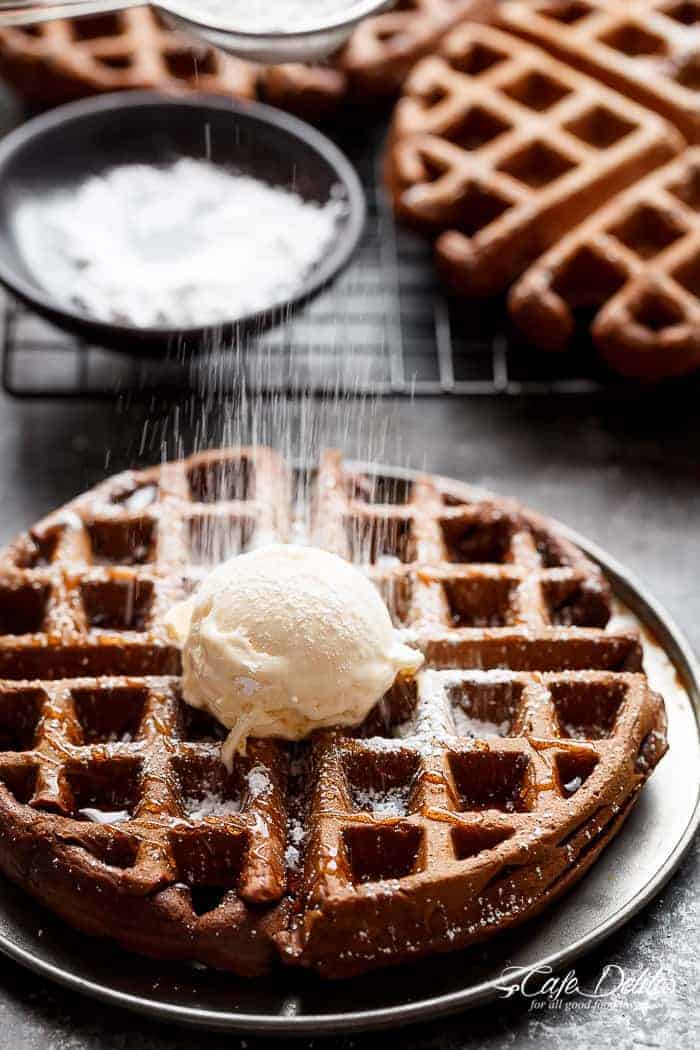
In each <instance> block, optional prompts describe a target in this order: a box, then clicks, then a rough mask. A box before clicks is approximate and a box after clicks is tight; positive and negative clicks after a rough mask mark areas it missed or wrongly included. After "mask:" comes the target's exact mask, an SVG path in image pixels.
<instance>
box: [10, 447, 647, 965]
mask: <svg viewBox="0 0 700 1050" xmlns="http://www.w3.org/2000/svg"><path fill="white" fill-rule="evenodd" d="M300 492H301V493H304V494H305V498H304V499H301V500H300V497H299V493H300ZM285 494H286V496H287V498H284V497H285ZM300 505H303V506H304V507H305V508H306V510H305V513H303V514H299V513H298V509H297V508H298V507H299V506H300ZM293 525H294V534H295V537H296V536H297V535H298V533H299V530H300V529H302V530H304V531H305V533H306V536H307V537H308V539H310V540H311V542H313V543H315V544H317V545H320V546H324V547H326V548H328V549H330V550H333V551H336V552H337V553H339V554H340V555H342V556H344V557H346V558H351V559H352V560H353V561H354V562H357V563H358V564H360V565H362V566H363V567H364V568H365V570H366V571H367V572H368V573H369V574H370V576H371V577H372V579H373V580H374V581H375V582H376V584H377V586H378V587H379V589H380V592H381V593H382V594H383V595H384V597H385V599H386V601H387V603H388V605H389V607H390V610H391V612H392V615H393V618H394V620H395V622H396V624H397V625H400V626H401V627H403V628H405V630H406V637H407V639H408V640H409V641H410V642H412V644H414V645H416V646H419V647H420V648H421V649H422V651H423V652H424V654H425V658H426V663H425V669H424V670H422V671H421V672H420V673H419V674H418V676H417V677H416V679H415V680H413V681H402V682H397V683H396V684H395V686H394V687H393V688H392V690H391V691H390V693H389V694H387V696H385V697H384V699H383V700H382V701H381V702H380V703H379V705H377V707H376V708H375V709H374V711H373V712H372V713H371V714H370V715H369V716H368V718H367V720H366V721H365V723H364V724H363V725H361V726H360V727H359V728H358V729H356V730H350V731H348V730H344V731H342V732H341V731H336V730H324V731H319V732H318V733H317V734H316V735H314V736H313V737H312V738H310V739H309V740H307V741H304V742H302V743H300V744H295V745H289V744H284V743H281V742H278V741H274V740H254V741H251V742H250V743H249V746H248V750H247V754H246V756H245V757H243V758H240V759H237V761H236V763H235V765H234V768H233V771H232V773H230V774H229V773H227V771H226V769H225V768H224V767H223V766H222V764H221V762H220V751H219V748H220V739H221V735H222V734H221V732H220V728H219V726H218V724H217V723H215V722H213V721H210V720H209V719H208V718H205V717H204V716H203V714H202V713H201V712H198V711H195V710H193V709H191V708H189V707H188V706H187V705H185V704H184V703H183V701H182V698H181V696H180V692H179V677H178V671H179V652H178V651H177V649H176V648H174V647H173V646H172V645H171V644H170V643H169V642H168V639H167V637H166V635H165V633H164V630H163V627H162V615H163V613H164V611H165V610H166V609H167V608H168V607H169V606H170V604H171V603H172V602H173V601H175V600H177V599H178V598H179V597H181V596H182V595H183V594H185V593H188V592H189V591H191V589H192V588H193V587H194V586H195V585H196V583H197V581H198V580H199V579H200V578H201V577H202V575H203V573H204V572H205V571H206V569H207V567H208V565H210V564H212V563H216V562H217V561H219V560H221V559H222V558H223V557H225V556H227V555H230V554H233V553H236V552H237V551H239V550H242V549H248V548H250V547H252V546H255V545H258V544H261V543H265V542H267V541H268V540H271V539H278V540H286V539H288V538H289V536H290V533H291V529H292V526H293ZM1 565H2V567H1V572H0V589H1V592H2V604H1V608H2V624H1V629H2V637H1V638H0V667H1V675H2V681H0V748H1V750H0V867H1V868H2V870H3V871H4V872H5V873H6V874H7V875H8V876H10V878H12V879H14V880H15V881H16V882H17V883H18V884H19V885H20V886H22V887H24V888H25V889H26V890H27V891H28V892H30V893H31V894H33V895H34V896H35V897H36V898H37V899H38V900H40V901H41V902H42V903H44V904H45V905H47V906H48V907H49V908H51V909H52V910H54V911H55V912H57V913H58V914H59V915H61V916H62V917H63V918H64V919H66V920H67V921H68V922H69V923H71V924H72V925H74V926H76V927H77V928H79V929H81V930H84V931H86V932H88V933H91V934H98V935H103V936H109V937H112V938H115V939H116V940H117V941H119V943H120V944H122V945H123V946H124V947H126V948H128V949H132V950H135V951H138V952H142V953H146V954H149V955H152V956H156V957H158V958H163V959H187V960H195V961H199V962H201V963H205V964H209V965H211V966H215V967H221V968H224V969H229V970H232V971H234V972H235V973H238V974H243V975H254V974H259V973H263V972H265V971H267V970H269V969H270V968H271V967H272V966H273V965H274V964H275V963H276V962H277V961H279V960H281V961H282V962H284V963H286V964H288V965H302V966H306V967H312V968H314V969H316V970H317V971H318V972H320V973H321V974H322V975H324V976H327V977H344V976H350V975H353V974H359V973H362V972H364V971H366V970H369V969H372V968H374V967H377V966H382V965H388V964H392V963H400V962H403V961H406V960H409V959H411V958H413V957H416V956H420V955H425V954H430V953H434V952H444V951H449V950H453V949H457V948H460V947H464V946H466V945H469V944H471V943H472V942H474V941H477V940H481V939H483V938H486V937H489V936H491V935H492V934H494V933H496V932H497V931H499V930H502V929H506V928H508V927H511V926H513V925H514V924H516V923H519V922H521V921H523V920H525V919H527V918H530V917H531V916H534V915H536V914H537V913H538V912H540V911H541V910H542V909H543V908H544V907H545V906H546V905H547V904H548V903H549V902H550V901H551V900H553V899H554V898H556V897H557V896H558V895H559V894H560V893H562V892H563V891H565V890H566V889H568V888H569V887H570V886H572V885H573V883H575V881H576V880H577V879H578V878H580V877H581V876H582V875H583V874H584V872H585V871H586V869H587V868H588V867H589V866H590V865H591V864H592V863H593V861H594V860H595V859H596V857H597V856H598V854H599V853H600V851H601V850H602V849H603V848H604V847H605V845H606V844H607V843H608V842H609V841H610V840H611V839H612V838H613V837H614V836H615V834H616V833H617V832H618V830H619V829H620V827H621V825H622V823H623V821H624V820H625V817H626V816H627V814H628V813H629V811H630V808H631V807H632V805H633V804H634V801H635V799H636V798H637V796H638V794H639V792H640V790H641V788H642V786H643V784H644V782H645V780H646V779H647V777H648V776H649V775H650V773H651V772H652V770H653V768H654V766H655V765H656V763H657V762H658V760H659V759H660V758H661V756H662V755H663V753H664V751H665V749H666V739H665V717H664V707H663V701H662V700H661V698H660V697H659V696H658V695H656V694H654V693H653V692H651V691H650V689H649V687H648V685H647V681H646V678H645V676H644V674H643V673H642V670H641V647H640V643H639V639H638V638H637V636H636V635H635V634H634V633H626V632H623V633H618V632H616V631H614V630H610V629H606V624H607V621H608V616H609V613H610V601H611V596H610V592H609V588H608V585H607V583H606V581H605V579H604V578H603V576H602V575H601V573H600V571H599V570H598V568H597V567H596V566H595V565H593V564H592V563H591V562H590V561H589V560H588V559H587V558H586V557H585V556H584V555H583V554H582V553H581V552H580V551H579V550H578V549H577V548H576V547H575V546H573V545H572V544H571V543H570V542H568V541H567V540H566V539H564V538H563V537H561V536H560V535H558V533H557V531H556V529H555V528H554V526H552V525H550V524H549V523H548V522H547V521H546V520H544V519H541V518H539V517H537V516H535V515H533V514H531V513H529V512H527V511H525V510H523V509H522V508H520V507H519V506H518V505H516V504H514V503H510V502H507V501H505V500H501V499H497V498H493V497H487V496H485V495H483V494H482V493H479V492H478V491H476V490H471V489H469V488H468V487H467V486H464V485H460V484H458V483H454V484H449V483H445V482H443V481H440V480H438V479H433V478H431V477H429V476H425V477H416V478H414V479H413V480H404V479H402V478H397V477H395V476H394V477H392V476H382V475H377V474H374V473H372V472H363V471H362V470H359V469H353V468H351V467H347V466H344V465H343V463H342V461H341V459H340V456H339V455H338V454H335V453H329V454H327V455H326V456H325V457H323V459H322V461H321V463H320V465H319V467H318V469H317V470H315V471H308V472H307V471H302V472H299V471H296V472H294V471H292V470H290V469H289V468H288V467H287V465H286V464H285V463H284V462H283V461H282V460H281V459H280V458H279V457H278V456H277V455H276V454H275V453H273V452H271V451H269V450H265V449H261V448H248V449H233V450H226V451H220V452H219V451H217V452H211V453H206V454H202V455H199V456H195V457H193V458H191V459H189V460H185V461H181V462H174V463H168V464H165V465H163V466H161V467H159V468H155V469H151V470H146V471H142V472H130V473H126V474H122V475H119V476H117V477H115V478H112V479H110V480H108V481H107V482H105V483H103V484H102V485H100V486H98V487H97V488H95V489H93V490H92V491H90V492H88V493H87V494H86V495H84V496H81V497H80V498H78V499H76V500H75V501H74V502H73V503H71V504H69V505H68V506H67V507H65V508H64V509H63V510H60V511H58V512H57V513H55V514H53V515H51V516H50V517H48V518H47V519H46V520H45V521H43V522H41V523H39V524H38V525H36V526H35V527H34V528H33V529H31V530H29V532H27V533H25V534H23V535H21V536H20V537H19V538H18V539H17V540H16V541H15V542H14V543H13V544H12V545H10V546H9V547H8V548H7V549H6V550H5V551H4V553H3V555H2V559H1Z"/></svg>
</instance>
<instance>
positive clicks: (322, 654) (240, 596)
mask: <svg viewBox="0 0 700 1050" xmlns="http://www.w3.org/2000/svg"><path fill="white" fill-rule="evenodd" d="M166 624H167V626H168V629H169V631H170V633H171V635H172V636H173V637H174V639H175V640H177V641H178V642H179V643H180V644H181V645H182V648H183V657H182V658H183V678H182V686H183V697H184V699H185V701H186V702H187V703H188V704H191V705H192V706H193V707H198V708H203V709H204V710H206V711H209V712H210V713H211V714H212V715H213V716H214V717H215V718H217V719H218V720H219V721H220V722H221V723H222V724H223V725H224V726H226V728H227V729H230V730H231V732H230V734H229V736H228V739H227V741H226V743H225V745H224V751H223V757H224V761H225V762H226V763H227V764H229V765H230V764H231V762H232V760H233V755H234V753H235V752H236V751H237V750H242V749H243V748H244V747H245V741H246V739H247V738H248V737H249V736H258V737H282V738H283V739H285V740H300V739H301V738H302V737H305V736H307V735H308V734H309V733H310V732H311V731H312V730H314V729H318V728H319V727H322V726H331V725H358V724H359V723H360V722H361V721H362V720H363V719H364V718H365V717H366V716H367V714H368V713H369V711H370V710H371V708H372V707H373V706H374V705H375V704H376V703H377V701H378V700H379V699H380V698H381V697H382V696H383V694H384V693H385V692H386V691H387V689H388V688H389V687H390V686H391V684H392V683H393V681H394V679H395V678H396V676H397V675H398V674H405V675H411V674H413V673H415V671H417V670H418V668H419V667H420V666H421V664H422V662H423V657H422V655H421V653H419V652H418V651H417V650H416V649H413V648H411V647H410V646H408V645H405V644H404V643H403V642H402V641H401V638H400V635H399V633H398V632H397V631H396V630H394V628H393V626H392V623H391V619H390V617H389V613H388V610H387V608H386V606H385V604H384V602H383V601H382V599H381V597H380V596H379V594H378V592H377V590H376V588H375V587H374V586H373V585H372V583H371V582H370V581H369V580H368V579H367V577H366V576H364V575H363V574H362V573H361V572H360V571H359V570H358V569H356V568H355V567H354V566H352V565H350V564H349V563H348V562H346V561H343V560H342V558H339V557H337V556H336V555H335V554H329V553H328V552H327V551H322V550H318V549H316V548H314V547H299V546H294V545H284V544H274V545H271V546H268V547H261V548H259V549H258V550H254V551H251V552H250V553H249V554H241V555H239V556H238V557H235V558H231V559H230V560H229V561H227V562H225V563H224V564H223V565H220V566H219V567H218V568H217V569H215V570H214V571H213V572H212V573H211V574H210V575H209V576H208V577H207V578H206V579H205V580H204V581H203V583H202V585H201V586H200V588H199V589H198V591H197V592H196V593H195V594H194V595H193V596H192V597H191V598H188V599H187V600H186V601H184V602H180V603H179V604H178V605H176V606H175V607H174V608H173V609H172V610H171V611H170V612H169V614H168V615H167V617H166Z"/></svg>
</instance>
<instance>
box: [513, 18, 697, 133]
mask: <svg viewBox="0 0 700 1050" xmlns="http://www.w3.org/2000/svg"><path fill="white" fill-rule="evenodd" d="M498 18H499V21H500V22H501V24H502V25H503V26H504V28H506V29H509V30H510V31H511V32H514V33H518V34H519V35H520V36H523V37H525V38H526V39H528V40H531V41H532V42H533V43H536V44H541V45H542V46H543V47H545V48H546V49H547V50H548V51H550V52H551V53H552V54H553V55H556V56H557V57H558V58H561V59H563V60H564V61H565V62H570V63H571V65H572V66H576V67H577V68H578V69H581V70H583V71H584V72H585V73H588V74H590V75H591V76H593V77H596V78H598V79H600V80H602V81H604V82H605V83H606V84H609V85H610V86H611V87H614V88H616V89H617V90H618V91H621V92H622V93H623V94H624V95H629V97H630V98H633V99H636V101H637V102H640V103H641V104H642V105H645V106H649V108H650V109H654V110H656V112H657V113H661V115H662V116H664V117H666V118H667V119H668V120H670V121H671V122H672V123H673V124H675V125H676V127H678V128H680V130H681V131H682V132H683V134H684V135H685V137H686V138H687V140H688V142H691V143H697V142H700V94H698V90H699V89H700V4H698V0H536V2H532V0H512V2H511V0H508V2H505V3H503V4H501V5H500V6H499V9H498Z"/></svg>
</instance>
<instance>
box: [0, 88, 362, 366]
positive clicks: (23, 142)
mask: <svg viewBox="0 0 700 1050" xmlns="http://www.w3.org/2000/svg"><path fill="white" fill-rule="evenodd" d="M179 157H193V158H197V159H204V158H206V159H207V160H208V161H210V162H211V163H213V164H216V165H221V166H224V167H227V168H235V169H236V170H238V171H240V172H243V173H245V174H249V175H253V176H255V177H257V178H259V179H261V180H263V181H265V182H267V183H271V184H273V185H277V186H283V187H292V186H293V188H294V189H295V191H296V192H298V193H299V194H300V195H301V196H302V197H303V198H304V199H306V200H310V201H316V202H319V203H325V202H326V201H328V200H329V198H330V197H331V194H333V196H334V197H335V196H336V194H337V193H338V188H340V192H341V195H342V196H341V199H343V198H344V200H345V202H346V204H347V207H346V209H345V212H344V214H343V216H342V218H340V219H339V224H338V230H337V235H336V237H335V238H334V239H333V241H332V243H331V244H330V246H329V248H328V249H327V251H326V253H325V255H324V256H322V258H321V259H320V261H319V262H318V263H317V264H316V266H315V267H314V268H313V270H312V271H311V273H310V274H309V275H308V276H307V278H306V280H305V282H304V283H303V285H302V286H301V287H300V289H299V291H298V292H297V293H296V294H295V295H294V296H293V298H291V299H286V300H285V301H283V302H274V303H270V306H269V308H268V309H266V310H264V311H262V312H259V313H256V314H254V315H249V316H246V317H239V318H236V319H235V320H234V319H232V320H231V321H230V322H225V323H224V324H217V325H215V326H214V325H205V326H201V327H194V328H184V329H183V328H167V327H163V328H160V327H159V328H144V327H137V326H135V325H127V324H117V323H113V322H106V321H101V320H97V319H95V318H93V317H90V316H87V315H86V314H83V313H80V312H79V310H78V309H77V308H76V307H73V306H71V305H70V304H67V303H63V302H58V301H57V300H56V299H55V298H54V297H53V296H52V295H51V293H50V292H48V291H47V290H46V288H45V287H43V285H42V280H41V274H40V273H36V272H32V270H30V268H29V266H28V264H27V262H26V260H25V259H24V257H23V255H22V254H21V252H20V249H19V246H18V244H17V241H16V238H15V235H14V232H13V227H14V224H13V215H14V212H15V210H16V208H17V206H18V204H19V203H20V202H21V201H22V200H23V199H26V197H27V196H28V195H32V196H34V197H36V196H37V195H41V194H44V195H48V194H53V193H55V192H56V191H58V190H66V189H70V188H71V187H74V186H77V185H78V184H80V183H81V182H83V181H84V180H85V178H86V177H87V176H89V175H95V174H100V173H102V172H104V171H106V170H108V169H110V168H113V167H115V166H117V165H121V164H128V163H145V164H154V165H162V164H164V163H167V162H169V161H173V160H176V159H177V158H179ZM364 218H365V201H364V194H363V191H362V187H361V185H360V182H359V180H358V177H357V175H356V174H355V171H354V169H353V167H352V165H351V164H350V162H349V161H348V160H347V159H346V158H345V157H344V156H343V154H342V153H341V152H340V151H339V150H338V149H337V148H336V147H335V146H334V145H333V143H332V142H330V141H329V140H328V139H327V138H326V137H325V136H324V135H321V134H320V133H319V132H318V131H316V130H315V129H314V128H312V127H310V126H309V125H308V124H305V123H303V121H300V120H297V119H296V118H294V117H290V116H288V115H287V114H285V113H281V112H279V111H278V110H275V109H272V108H271V107H270V106H263V105H259V104H257V103H248V102H233V101H231V100H230V99H222V98H216V97H212V96H190V97H188V98H169V97H165V96H163V95H159V94H157V93H152V92H128V91H127V92H120V93H117V94H112V95H103V96H101V97H98V98H92V99H87V100H85V101H82V102H76V103H72V104H70V105H67V106H61V107H59V108H58V109H55V110H52V111H51V112H49V113H47V114H44V115H43V116H40V117H36V118H34V119H33V120H30V121H28V122H27V123H26V124H23V125H22V126H21V127H19V128H17V129H16V130H15V131H13V132H11V133H10V134H9V135H8V136H7V137H6V138H5V139H3V141H2V142H1V143H0V281H1V282H2V283H3V284H4V285H5V287H6V288H8V289H9V290H10V291H11V292H12V293H13V294H14V295H16V296H18V297H19V298H20V299H22V300H24V302H26V303H28V304H29V305H30V306H31V307H33V309H34V310H36V311H37V313H40V314H42V315H43V316H44V317H46V318H47V319H48V320H49V321H52V322H53V323H54V324H56V325H59V326H60V327H62V328H65V329H68V330H70V331H73V332H75V333H77V334H78V335H80V336H82V337H83V338H84V339H86V340H88V341H89V342H91V343H96V344H99V345H102V346H109V347H113V348H116V349H120V350H126V351H136V352H157V351H161V350H163V349H166V348H167V347H168V346H172V345H174V344H176V345H178V346H180V347H185V348H189V349H197V348H200V347H202V346H211V345H212V344H213V342H214V341H215V340H217V341H218V340H225V339H230V338H231V337H232V336H234V335H237V334H238V333H240V332H241V331H246V330H250V331H252V330H259V329H260V328H261V327H263V326H265V325H269V324H274V323H275V322H276V321H279V320H280V319H281V318H282V317H283V316H284V315H285V313H286V312H287V311H288V309H289V307H290V306H292V305H299V304H301V303H303V302H305V301H307V300H308V299H309V298H311V297H312V296H313V295H315V294H316V293H317V292H319V291H320V290H321V289H322V288H323V287H324V286H325V285H326V284H328V282H329V281H331V279H332V278H333V277H335V276H336V274H337V273H338V271H339V270H340V269H341V268H342V267H343V266H344V265H345V264H346V263H347V261H348V259H349V258H350V256H351V254H352V252H353V250H354V248H355V247H356V245H357V241H358V239H359V236H360V234H361V232H362V227H363V224H364Z"/></svg>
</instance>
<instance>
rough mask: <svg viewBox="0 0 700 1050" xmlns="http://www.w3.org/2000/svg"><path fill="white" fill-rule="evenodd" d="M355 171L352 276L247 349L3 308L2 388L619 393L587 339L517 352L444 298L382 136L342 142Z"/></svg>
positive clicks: (43, 391)
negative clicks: (386, 190) (103, 335)
mask: <svg viewBox="0 0 700 1050" xmlns="http://www.w3.org/2000/svg"><path fill="white" fill-rule="evenodd" d="M335 138H336V141H337V142H338V144H339V145H340V147H341V148H342V149H344V151H345V152H346V153H347V154H348V156H350V158H351V159H352V160H353V162H354V163H355V164H356V166H357V168H358V171H359V172H360V175H361V178H362V181H363V184H364V186H365V191H366V194H367V204H368V217H367V225H366V229H365V232H364V235H363V238H362V240H361V243H360V245H359V246H358V249H357V252H356V254H355V256H354V257H353V259H352V261H351V263H350V265H349V266H348V267H347V269H346V270H345V271H344V273H343V274H341V275H340V277H339V278H338V279H337V280H336V281H335V283H334V284H333V285H332V286H331V287H330V288H329V289H327V290H326V291H325V292H324V293H323V294H321V295H320V296H318V297H317V298H316V299H314V300H313V301H312V302H311V303H309V304H308V305H307V306H306V307H305V308H304V309H303V310H301V311H300V312H299V313H297V314H296V315H295V316H294V317H293V318H290V319H289V320H288V321H286V322H285V323H284V324H282V325H280V326H278V327H276V328H274V329H271V330H268V331H267V332H264V333H262V334H261V335H260V336H258V337H256V338H254V339H249V340H248V341H247V343H246V345H245V346H244V347H240V346H239V347H237V348H227V349H224V350H220V351H217V352H216V353H208V354H206V355H199V356H190V357H189V358H188V359H187V360H182V359H179V358H178V357H177V356H176V355H175V354H173V355H171V356H168V357H166V358H152V357H144V356H143V355H139V356H137V355H131V354H128V353H118V352H115V351H109V350H105V349H103V348H101V347H97V346H91V345H88V344H86V343H84V342H82V341H80V340H78V339H77V338H75V337H74V336H71V335H67V334H66V333H64V332H62V331H60V330H59V329H57V328H55V327H53V326H51V325H49V324H47V323H46V322H45V321H43V320H41V319H40V318H39V317H38V316H37V315H36V314H34V313H32V312H31V311H29V310H28V309H27V308H25V307H24V306H22V305H21V304H19V303H18V302H16V301H15V300H11V299H9V298H5V299H3V300H2V303H0V311H1V314H2V316H1V324H0V349H1V350H2V382H3V386H4V388H5V390H6V391H7V392H8V393H10V394H12V395H13V396H15V397H50V398H58V397H63V398H76V397H77V398H113V397H115V396H117V395H119V394H129V395H131V396H134V397H138V396H145V397H151V396H154V395H156V394H162V393H167V392H169V391H172V390H183V389H187V388H190V389H194V390H197V388H202V389H205V388H207V387H208V386H209V385H210V384H211V382H212V377H215V382H216V384H217V388H218V389H219V390H221V391H222V392H224V393H225V392H226V391H227V390H231V391H233V390H235V389H236V388H237V387H239V385H240V383H241V381H242V379H244V380H245V382H246V383H247V385H248V388H249V389H255V390H259V391H262V392H271V393H286V392H289V393H293V392H295V391H298V390H300V389H301V390H304V391H307V392H312V393H324V392H327V391H328V390H329V389H332V390H338V391H341V392H357V393H375V394H384V395H414V396H416V395H418V396H419V395H428V396H429V395H443V394H458V395H518V394H533V395H537V394H567V395H576V394H591V393H598V392H613V391H615V390H616V389H619V388H620V385H621V384H620V383H619V381H618V380H615V379H614V378H612V377H610V376H609V375H608V374H607V373H606V372H605V371H604V370H603V368H602V367H601V366H600V365H599V364H598V363H597V361H596V356H595V353H594V351H593V348H592V347H591V345H590V342H589V340H588V338H587V337H586V336H582V338H581V340H580V342H579V344H578V345H576V346H575V347H574V348H573V349H572V350H571V351H569V352H568V353H566V354H556V355H555V354H544V353H540V352H538V351H536V350H533V349H532V348H529V347H527V346H525V345H523V344H522V343H521V342H519V341H518V339H517V336H516V335H515V334H514V333H513V332H512V331H511V330H510V328H509V326H508V321H507V315H506V310H505V306H504V304H503V302H494V303H487V304H484V303H479V304H477V305H473V304H463V303H462V304H459V303H455V302H453V301H450V300H448V299H447V298H446V296H445V295H444V293H443V292H442V290H441V288H440V286H439V284H438V282H437V279H436V276H435V273H434V268H433V264H432V251H431V248H430V245H429V244H428V243H427V242H426V241H425V240H424V239H423V238H421V237H419V236H417V235H415V234H413V233H410V232H409V231H406V230H404V229H402V228H400V227H399V226H398V225H397V224H396V223H395V222H394V219H393V215H392V212H391V209H390V207H389V206H388V204H387V202H386V200H385V198H384V195H383V193H382V191H381V178H380V158H381V152H382V144H383V139H384V130H383V129H381V128H377V129H374V131H373V132H372V134H370V135H368V133H367V129H363V131H362V132H361V133H358V132H345V133H344V134H342V135H337V136H335Z"/></svg>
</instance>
